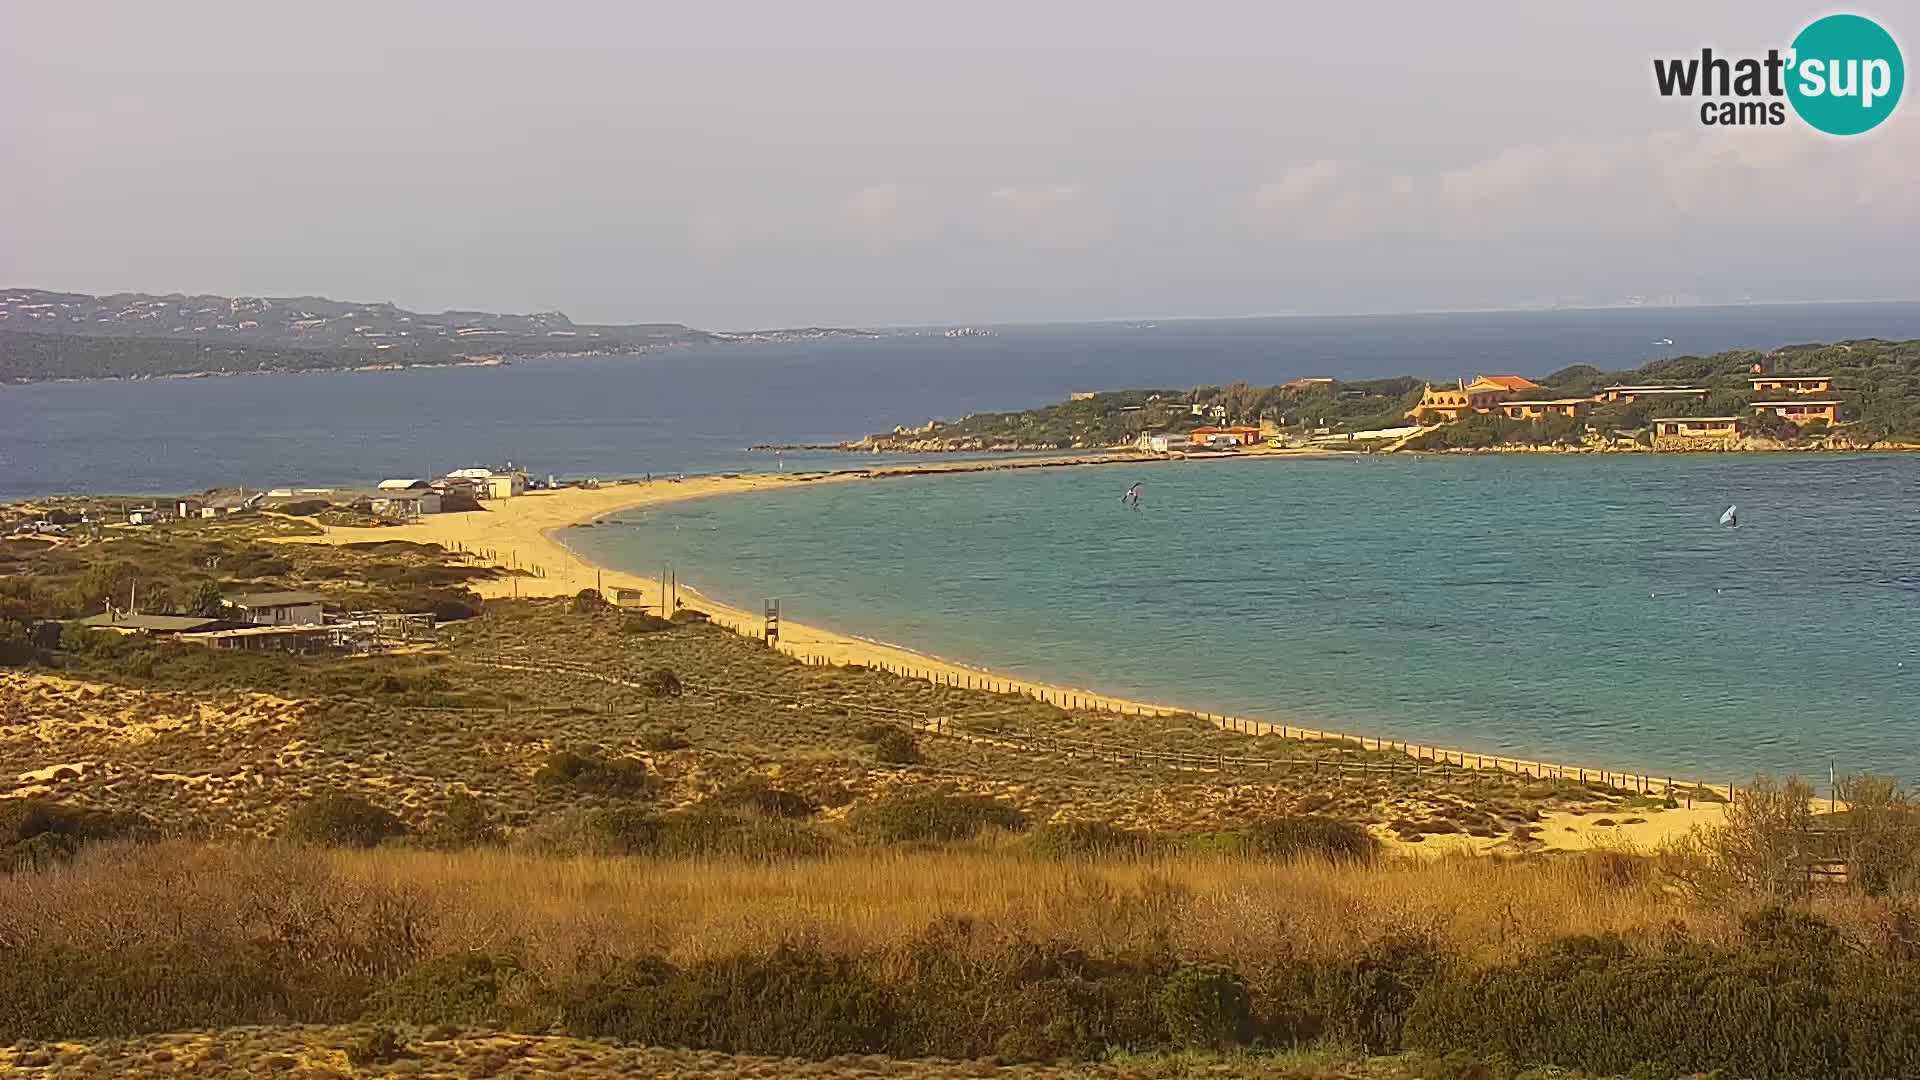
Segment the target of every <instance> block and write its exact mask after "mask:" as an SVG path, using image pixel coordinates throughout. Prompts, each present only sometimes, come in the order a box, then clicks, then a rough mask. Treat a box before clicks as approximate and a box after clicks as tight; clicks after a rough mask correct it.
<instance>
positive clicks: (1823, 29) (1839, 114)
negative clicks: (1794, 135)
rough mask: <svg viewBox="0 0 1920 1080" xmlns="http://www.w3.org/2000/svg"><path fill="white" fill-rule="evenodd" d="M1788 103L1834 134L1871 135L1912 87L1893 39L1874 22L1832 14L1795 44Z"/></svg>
mask: <svg viewBox="0 0 1920 1080" xmlns="http://www.w3.org/2000/svg"><path fill="white" fill-rule="evenodd" d="M1789 63H1790V64H1791V67H1790V69H1789V74H1788V76H1787V100H1788V101H1791V102H1792V103H1793V111H1794V112H1797V113H1799V114H1800V119H1802V120H1805V121H1806V122H1807V123H1809V124H1812V125H1813V126H1814V127H1816V128H1818V129H1819V130H1821V131H1824V132H1826V133H1827V134H1829V135H1858V134H1860V133H1861V132H1863V131H1871V130H1873V129H1874V128H1875V127H1878V126H1879V125H1880V122H1881V121H1883V120H1885V119H1886V118H1887V117H1889V116H1891V115H1893V107H1894V106H1895V105H1898V104H1899V103H1900V90H1901V88H1903V87H1904V86H1905V85H1906V82H1907V68H1906V65H1905V64H1903V63H1901V61H1900V46H1899V45H1896V44H1895V43H1894V40H1893V35H1892V34H1889V33H1887V32H1886V31H1885V30H1884V29H1882V28H1881V26H1880V24H1879V23H1877V22H1874V21H1873V20H1872V19H1868V18H1864V17H1862V16H1859V15H1829V16H1827V17H1826V18H1824V19H1818V20H1816V21H1814V22H1813V23H1811V24H1809V25H1808V26H1807V28H1806V29H1805V30H1802V31H1800V36H1799V37H1796V38H1794V39H1793V58H1792V60H1791V61H1790V62H1789Z"/></svg>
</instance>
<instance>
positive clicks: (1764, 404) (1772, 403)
mask: <svg viewBox="0 0 1920 1080" xmlns="http://www.w3.org/2000/svg"><path fill="white" fill-rule="evenodd" d="M1839 404H1840V403H1839V402H1837V401H1825V400H1821V401H1809V400H1807V399H1806V398H1800V399H1798V400H1796V401H1755V402H1752V405H1753V407H1754V408H1756V409H1764V408H1772V407H1773V406H1775V405H1835V406H1837V405H1839Z"/></svg>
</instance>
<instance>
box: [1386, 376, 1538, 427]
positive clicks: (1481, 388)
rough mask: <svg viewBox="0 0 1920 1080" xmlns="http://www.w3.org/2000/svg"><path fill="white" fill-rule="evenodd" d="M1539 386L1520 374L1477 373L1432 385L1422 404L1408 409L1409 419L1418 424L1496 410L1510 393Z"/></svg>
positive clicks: (1421, 396)
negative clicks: (1439, 384) (1469, 376)
mask: <svg viewBox="0 0 1920 1080" xmlns="http://www.w3.org/2000/svg"><path fill="white" fill-rule="evenodd" d="M1538 389H1540V384H1539V383H1536V382H1534V381H1533V380H1531V379H1524V378H1521V377H1520V376H1518V375H1475V376H1474V377H1473V381H1472V382H1467V381H1466V380H1465V379H1460V380H1457V381H1456V382H1455V384H1454V385H1453V386H1432V385H1429V386H1428V387H1427V388H1426V389H1425V390H1423V391H1421V393H1420V404H1418V405H1415V406H1414V407H1413V408H1411V409H1409V410H1407V418H1408V419H1410V420H1412V421H1413V422H1414V423H1416V424H1431V423H1435V422H1440V421H1446V422H1451V421H1454V420H1458V419H1460V417H1461V416H1463V415H1465V414H1466V413H1469V412H1492V411H1493V408H1494V406H1496V405H1498V404H1500V402H1501V401H1503V400H1505V399H1506V398H1507V397H1508V396H1509V395H1512V394H1518V393H1524V392H1526V391H1528V390H1538Z"/></svg>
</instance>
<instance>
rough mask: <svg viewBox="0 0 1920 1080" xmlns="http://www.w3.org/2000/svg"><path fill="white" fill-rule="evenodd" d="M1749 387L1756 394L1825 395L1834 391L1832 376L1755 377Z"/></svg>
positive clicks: (1749, 382)
mask: <svg viewBox="0 0 1920 1080" xmlns="http://www.w3.org/2000/svg"><path fill="white" fill-rule="evenodd" d="M1747 385H1749V386H1750V387H1752V388H1753V392H1754V393H1756V394H1825V393H1828V392H1830V391H1831V390H1832V389H1833V377H1832V376H1830V375H1755V376H1753V377H1752V378H1750V379H1748V380H1747Z"/></svg>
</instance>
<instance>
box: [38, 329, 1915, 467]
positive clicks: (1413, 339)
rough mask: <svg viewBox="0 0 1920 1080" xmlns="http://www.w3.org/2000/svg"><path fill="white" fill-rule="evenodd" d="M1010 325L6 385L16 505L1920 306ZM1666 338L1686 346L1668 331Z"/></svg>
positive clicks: (1838, 332)
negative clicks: (504, 359) (635, 352)
mask: <svg viewBox="0 0 1920 1080" xmlns="http://www.w3.org/2000/svg"><path fill="white" fill-rule="evenodd" d="M990 329H991V334H990V336H984V337H974V336H969V337H947V336H945V335H944V334H943V333H941V332H940V331H938V330H933V331H927V332H919V333H915V332H901V333H890V334H886V335H883V336H881V337H877V338H872V339H856V338H826V339H819V340H810V341H791V342H767V343H749V344H738V345H711V346H699V347H693V348H687V349H681V350H672V351H665V352H659V353H652V354H647V355H642V356H619V357H598V358H592V359H555V360H541V361H523V362H519V363H514V364H510V365H507V366H504V367H494V368H480V367H472V368H434V369H413V370H401V371H382V372H333V373H311V374H297V375H243V376H229V377H218V378H199V379H154V380H142V381H129V382H76V383H40V384H32V385H24V386H8V385H0V500H12V499H19V498H25V497H30V496H38V495H48V494H58V493H75V492H85V493H115V494H128V495H140V494H148V493H157V494H173V493H179V492H190V491H202V490H205V489H208V488H212V487H216V486H219V487H235V486H242V485H244V486H247V487H279V486H330V485H359V484H371V483H375V482H378V481H379V480H382V479H387V478H392V477H417V476H427V475H432V474H439V473H445V472H447V471H450V470H452V469H456V468H461V467H464V466H470V465H477V464H498V463H501V462H504V461H509V460H511V461H513V462H516V463H520V464H524V465H526V466H527V467H528V468H529V469H530V470H531V471H532V473H533V475H535V476H539V477H545V476H547V475H548V474H553V475H555V476H560V477H590V476H601V477H612V476H638V475H642V474H646V473H653V474H656V475H659V474H677V473H713V472H747V471H777V470H779V469H781V468H783V467H784V468H786V469H800V468H818V467H823V466H831V467H838V466H848V465H857V464H861V461H860V460H859V459H854V458H849V457H847V456H846V455H842V454H824V455H823V454H813V455H793V454H781V455H773V454H766V453H751V452H749V451H748V450H747V447H750V446H754V445H760V444H798V443H833V442H839V441H842V440H846V439H848V438H857V437H858V436H861V435H866V434H871V433H874V432H880V431H890V430H891V429H892V428H893V427H894V426H895V425H897V424H906V425H909V426H917V425H919V424H923V423H925V422H926V421H927V420H929V419H934V418H949V419H950V418H955V417H959V416H963V415H966V414H968V413H973V412H981V411H990V410H1011V409H1025V408H1031V407H1033V406H1036V405H1042V404H1046V403H1048V402H1052V401H1060V400H1063V399H1064V398H1065V397H1066V396H1067V395H1068V394H1069V393H1072V392H1074V391H1083V390H1116V389H1126V388H1135V387H1146V386H1155V387H1167V388H1178V389H1184V388H1187V387H1191V386H1196V385H1203V384H1224V383H1228V382H1231V381H1233V380H1236V379H1244V380H1246V381H1248V382H1254V383H1276V382H1284V381H1286V380H1288V379H1294V378H1301V377H1307V376H1316V375H1330V376H1335V377H1340V378H1349V379H1359V378H1375V377H1385V376H1393V375H1418V376H1424V377H1428V378H1434V379H1453V378H1455V377H1457V376H1461V375H1465V376H1468V377H1471V376H1472V375H1473V374H1475V373H1476V372H1489V373H1491V372H1516V373H1519V374H1522V375H1543V374H1546V373H1547V372H1551V371H1554V370H1557V369H1559V368H1562V367H1565V366H1567V365H1569V364H1576V363H1586V364H1594V365H1597V366H1600V367H1609V368H1611V367H1627V366H1635V365H1638V364H1640V363H1643V362H1645V361H1646V360H1648V359H1650V358H1654V357H1658V356H1662V355H1666V354H1669V353H1680V354H1685V353H1702V354H1704V353H1711V352H1717V351H1720V350H1723V349H1733V348H1758V349H1766V348H1773V347H1776V346H1780V345H1786V344H1793V343H1800V342H1810V341H1835V340H1840V339H1843V338H1857V337H1886V338H1903V339H1904V338H1920V303H1880V304H1800V305H1773V306H1745V307H1713V308H1621V309H1610V310H1589V311H1542V312H1496V313H1465V314H1443V315H1394V316H1363V317H1339V318H1264V319H1216V320H1192V321H1165V322H1133V323H1094V324H1071V325H1044V326H1004V327H992V328H990ZM1668 339H1671V340H1672V341H1673V342H1674V344H1673V345H1671V346H1665V345H1655V344H1654V342H1658V341H1665V340H1668ZM890 460H896V461H897V460H900V459H897V458H895V459H890Z"/></svg>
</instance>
